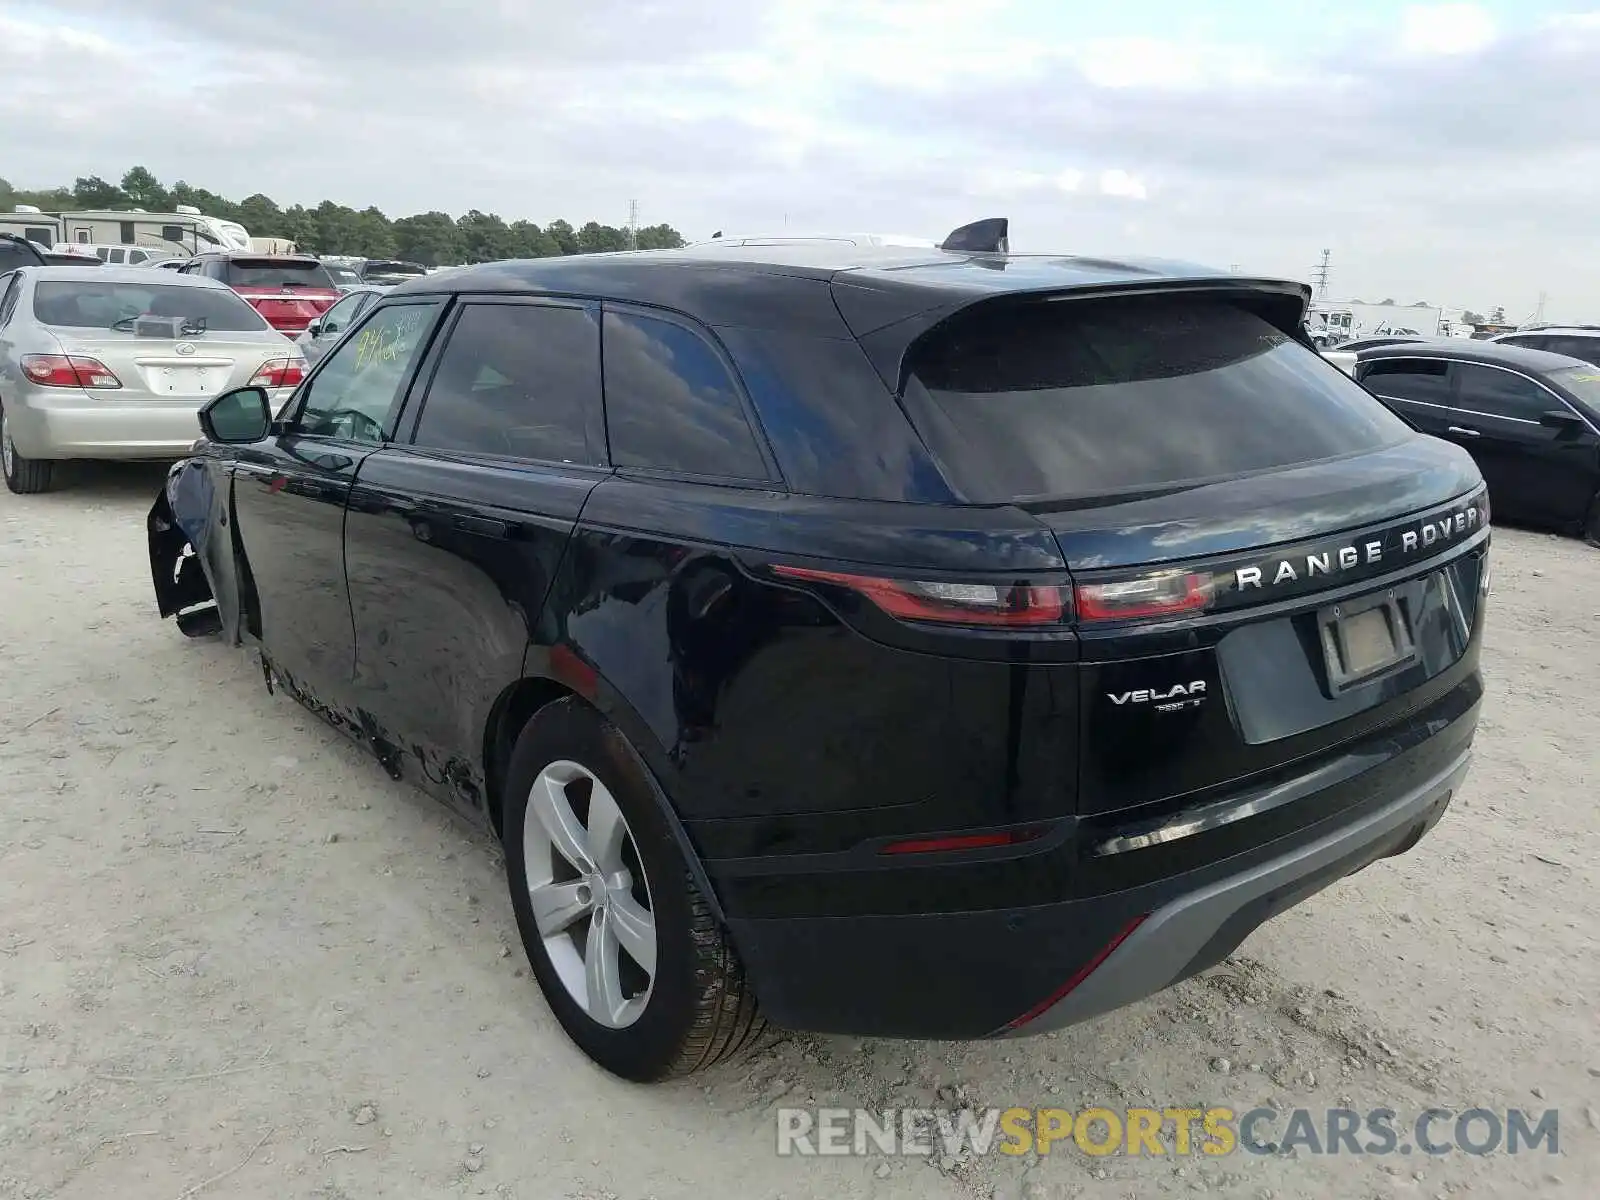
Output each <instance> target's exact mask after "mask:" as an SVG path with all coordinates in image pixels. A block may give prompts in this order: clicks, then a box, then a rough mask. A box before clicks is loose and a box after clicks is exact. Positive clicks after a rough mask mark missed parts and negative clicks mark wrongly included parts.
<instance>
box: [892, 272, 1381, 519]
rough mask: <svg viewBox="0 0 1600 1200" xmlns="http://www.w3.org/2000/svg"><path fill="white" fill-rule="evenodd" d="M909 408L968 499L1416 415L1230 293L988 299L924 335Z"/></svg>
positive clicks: (1322, 450) (1346, 436)
mask: <svg viewBox="0 0 1600 1200" xmlns="http://www.w3.org/2000/svg"><path fill="white" fill-rule="evenodd" d="M911 366H912V372H911V380H910V382H909V384H908V386H907V389H906V408H907V412H908V414H909V415H910V417H911V420H912V422H913V423H914V424H915V425H916V427H917V430H918V432H919V433H920V434H921V435H922V437H923V439H924V440H925V441H926V442H927V443H928V446H929V449H931V450H932V451H933V453H934V454H935V455H936V456H937V457H938V458H939V460H940V462H941V463H942V464H943V466H944V469H945V470H946V472H948V474H949V475H950V477H951V480H950V481H951V483H952V484H953V485H954V486H955V488H956V490H957V491H958V492H960V493H961V494H962V495H963V496H965V497H966V498H968V499H969V500H970V501H972V502H974V503H980V504H981V503H998V502H1003V501H1008V500H1022V499H1028V498H1042V497H1067V496H1082V495H1089V494H1094V493H1103V492H1117V491H1125V490H1129V489H1139V488H1152V487H1162V486H1165V485H1170V484H1176V483H1182V482H1188V481H1194V480H1201V479H1211V478H1216V477H1223V476H1231V475H1239V474H1244V473H1246V472H1251V471H1260V470H1267V469H1272V468H1278V467H1288V466H1293V465H1296V464H1300V463H1307V462H1315V461H1318V460H1321V459H1327V458H1332V457H1335V456H1338V455H1343V454H1351V453H1357V452H1361V451H1367V450H1374V449H1378V448H1380V447H1382V446H1386V445H1391V444H1393V443H1395V442H1399V441H1401V440H1403V439H1405V438H1407V437H1409V436H1411V432H1410V429H1409V427H1408V426H1407V425H1406V424H1405V423H1404V422H1403V421H1401V420H1400V419H1399V418H1398V417H1396V416H1395V415H1394V414H1392V413H1390V412H1389V411H1388V410H1387V409H1386V408H1384V407H1383V405H1382V404H1380V403H1379V402H1378V401H1377V400H1376V399H1374V398H1373V397H1372V396H1370V395H1368V394H1367V393H1366V392H1365V391H1363V390H1362V389H1361V388H1360V387H1359V386H1358V385H1357V384H1356V383H1355V382H1353V381H1352V380H1351V379H1350V378H1349V376H1347V375H1345V374H1344V373H1343V372H1342V371H1340V370H1339V369H1338V368H1337V367H1335V366H1333V365H1331V364H1329V363H1328V362H1326V361H1325V360H1323V359H1322V358H1321V357H1320V356H1319V355H1318V354H1316V353H1315V352H1314V351H1312V350H1308V349H1306V348H1305V347H1304V346H1302V345H1300V344H1299V343H1298V342H1295V341H1293V340H1291V339H1290V338H1289V337H1287V336H1286V335H1284V334H1283V333H1282V332H1280V331H1279V330H1278V329H1276V328H1275V327H1273V326H1272V325H1270V324H1269V323H1268V322H1267V321H1265V320H1264V319H1262V318H1261V317H1258V316H1256V315H1255V314H1253V313H1250V312H1247V311H1245V310H1244V309H1241V308H1238V307H1235V306H1234V305H1232V304H1229V303H1226V302H1225V301H1222V300H1204V299H1201V300H1197V299H1195V298H1193V297H1190V298H1187V299H1168V298H1161V299H1149V298H1138V299H1125V300H1097V301H1060V302H1054V303H1049V302H1047V303H1040V304H1032V305H1028V306H1026V307H1021V306H1007V307H1003V308H1002V307H997V306H991V307H990V308H988V309H979V310H977V311H976V312H974V313H972V314H970V315H967V316H960V317H957V318H955V320H954V321H952V322H951V323H949V324H948V325H946V326H944V327H942V328H940V329H938V330H936V331H935V332H934V334H933V336H932V337H931V338H930V339H928V340H927V341H926V342H924V343H923V344H922V345H921V346H919V347H918V348H917V350H916V352H915V354H914V357H913V359H912V364H911Z"/></svg>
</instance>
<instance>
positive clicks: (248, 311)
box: [33, 272, 268, 332]
mask: <svg viewBox="0 0 1600 1200" xmlns="http://www.w3.org/2000/svg"><path fill="white" fill-rule="evenodd" d="M160 279H161V277H160V276H158V275H155V274H154V273H153V272H152V275H151V282H149V283H105V282H103V281H101V280H98V279H94V278H86V279H84V280H83V281H82V282H79V281H78V280H76V279H74V280H73V281H71V282H70V283H67V282H47V281H40V282H39V283H37V284H35V285H34V289H33V315H34V317H35V318H36V319H37V320H38V321H39V322H40V324H43V325H55V326H58V327H63V328H68V329H110V328H111V327H112V326H114V325H124V326H126V325H127V323H128V322H129V320H130V318H133V317H182V318H184V319H185V320H186V321H190V322H194V323H197V324H198V323H200V322H203V323H204V326H205V328H206V329H207V330H212V331H216V332H239V331H242V330H246V329H253V330H261V329H266V328H268V325H267V323H266V321H265V320H264V319H263V318H262V316H261V314H260V313H258V312H256V310H255V309H253V308H251V307H250V305H249V304H247V303H246V302H245V301H243V300H241V299H240V298H239V297H238V296H236V295H234V294H233V293H232V292H230V291H227V290H225V289H223V288H218V287H195V286H188V287H185V286H184V285H183V284H179V283H162V282H159V280H160ZM128 331H129V332H131V329H130V330H128Z"/></svg>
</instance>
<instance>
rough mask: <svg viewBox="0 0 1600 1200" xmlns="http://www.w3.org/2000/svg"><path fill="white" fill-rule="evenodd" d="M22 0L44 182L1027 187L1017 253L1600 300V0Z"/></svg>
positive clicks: (1463, 299) (744, 200)
mask: <svg viewBox="0 0 1600 1200" xmlns="http://www.w3.org/2000/svg"><path fill="white" fill-rule="evenodd" d="M1590 2H1591V3H1592V2H1593V0H1590ZM23 3H24V4H26V5H28V7H26V8H19V7H17V6H16V5H15V4H13V5H12V6H11V7H10V8H8V9H7V14H6V16H4V17H0V45H5V46H7V47H8V49H9V51H10V54H9V56H8V58H7V62H6V70H5V82H4V84H3V86H0V129H4V130H5V131H6V138H5V143H6V144H5V150H6V154H5V164H4V167H3V170H4V172H5V174H6V176H7V177H8V178H9V179H10V180H11V181H12V182H13V183H16V184H18V185H23V186H43V185H50V184H57V183H70V182H71V181H72V179H73V178H74V177H76V176H80V175H91V174H95V175H101V176H115V175H118V174H120V172H121V171H123V170H125V169H126V168H127V167H128V166H130V165H132V164H134V163H142V164H143V165H145V166H148V167H149V168H150V169H151V170H152V171H154V172H155V173H156V175H157V176H158V177H160V178H162V179H164V180H167V181H172V180H176V179H179V178H184V179H187V180H188V181H189V182H190V183H193V184H197V185H201V186H204V187H207V188H210V189H212V190H215V191H219V192H222V193H223V194H226V195H230V196H234V197H242V196H245V195H248V194H250V193H252V192H257V191H261V192H265V193H267V194H268V195H270V196H273V197H274V198H276V199H278V200H279V201H280V202H283V203H304V204H313V205H314V204H316V203H317V202H318V201H320V200H322V199H324V198H328V199H333V200H335V201H337V202H340V203H345V204H351V205H355V206H358V207H364V206H366V205H368V204H375V205H377V206H378V207H380V208H382V209H383V210H384V211H386V212H388V213H390V214H391V215H396V216H398V215H401V214H404V213H408V212H417V211H425V210H429V209H443V210H446V211H449V212H455V213H460V212H463V211H465V210H466V209H468V208H478V209H482V210H485V211H495V212H499V213H500V214H501V215H503V216H505V217H507V218H508V219H516V218H528V219H531V220H537V221H548V220H551V219H553V218H555V217H566V218H567V219H569V220H587V219H590V218H595V219H599V220H604V221H609V222H611V223H619V222H621V221H622V220H624V219H625V218H626V215H627V206H628V201H629V200H630V199H633V198H638V199H639V201H640V203H641V210H642V211H641V215H642V217H643V219H644V220H646V221H648V222H654V221H666V222H669V223H671V224H674V225H676V226H677V227H678V228H680V229H681V230H683V231H684V232H685V233H686V234H689V235H691V236H704V235H706V234H709V233H710V232H712V231H713V230H715V229H717V228H730V229H732V228H753V229H763V228H777V227H779V226H780V225H781V224H783V223H785V222H786V223H787V225H788V226H789V227H790V228H801V227H810V228H836V229H837V228H844V229H863V228H865V229H906V230H910V231H913V232H917V233H921V234H924V235H926V236H933V237H937V236H942V234H943V233H944V232H946V231H948V230H949V229H950V228H952V227H954V226H956V225H958V224H961V223H963V222H965V221H968V220H971V219H973V218H974V217H975V216H981V215H998V214H1000V213H1004V214H1005V215H1008V216H1010V217H1011V218H1012V231H1013V237H1012V241H1013V244H1014V245H1015V246H1017V247H1018V248H1020V249H1057V248H1062V247H1071V248H1072V249H1074V250H1080V251H1084V252H1090V253H1117V252H1121V251H1128V252H1137V253H1154V254H1163V253H1164V254H1172V255H1174V256H1178V257H1184V258H1190V259H1197V260H1200V261H1211V262H1214V263H1218V264H1222V265H1226V264H1228V263H1231V262H1240V263H1247V264H1250V265H1251V266H1252V268H1253V269H1258V270H1262V271H1278V272H1282V273H1286V274H1292V275H1296V276H1299V277H1304V275H1305V274H1306V273H1307V272H1308V271H1309V270H1310V268H1311V265H1312V263H1313V262H1314V260H1315V257H1316V254H1317V253H1318V251H1319V250H1320V249H1321V248H1322V247H1323V246H1325V245H1326V246H1331V247H1332V248H1333V250H1334V272H1335V280H1336V281H1337V282H1336V287H1337V288H1339V289H1340V290H1348V292H1350V293H1353V294H1361V293H1373V294H1377V295H1386V294H1392V295H1396V296H1402V295H1403V296H1406V297H1407V298H1408V299H1424V298H1426V299H1428V300H1430V301H1434V302H1437V303H1467V304H1471V305H1472V306H1473V307H1475V308H1478V309H1480V310H1482V309H1484V308H1486V307H1492V306H1493V305H1495V304H1504V305H1505V306H1506V307H1507V308H1508V310H1515V309H1531V307H1532V305H1533V303H1534V302H1535V300H1536V297H1537V295H1538V293H1539V291H1541V290H1545V291H1548V292H1549V294H1550V306H1549V311H1550V312H1551V315H1552V316H1560V317H1570V318H1580V317H1585V318H1590V319H1594V318H1600V244H1597V243H1596V240H1595V239H1594V238H1593V237H1592V223H1593V216H1592V211H1591V209H1592V203H1591V198H1592V196H1593V195H1594V194H1595V192H1596V190H1597V189H1600V145H1597V143H1596V141H1595V138H1594V136H1593V134H1592V132H1591V131H1590V130H1589V128H1588V126H1587V124H1586V123H1585V122H1584V121H1582V120H1581V119H1553V118H1552V114H1567V115H1568V116H1569V117H1570V115H1571V114H1581V113H1588V112H1596V111H1600V14H1596V13H1588V14H1582V13H1576V14H1569V15H1568V16H1566V17H1563V18H1540V17H1537V16H1535V15H1532V14H1528V15H1524V16H1516V15H1509V10H1507V9H1504V8H1500V9H1497V10H1496V11H1499V12H1503V13H1507V14H1508V15H1504V16H1503V17H1502V19H1501V24H1499V25H1497V24H1496V21H1495V20H1494V19H1493V18H1492V17H1490V16H1489V15H1488V14H1487V13H1486V11H1485V10H1484V9H1483V8H1480V7H1479V6H1476V5H1473V4H1444V5H1433V6H1422V7H1417V8H1412V9H1408V10H1405V11H1404V12H1403V13H1400V12H1395V13H1390V14H1387V15H1385V16H1383V17H1381V18H1379V19H1374V20H1368V19H1366V18H1365V17H1357V16H1354V15H1349V14H1345V15H1341V14H1340V13H1338V12H1333V13H1332V14H1331V15H1328V13H1327V11H1325V10H1317V11H1318V12H1319V13H1322V15H1321V16H1316V17H1315V18H1314V19H1313V18H1310V17H1307V16H1304V15H1302V14H1301V13H1300V12H1299V11H1298V10H1296V11H1293V12H1291V11H1289V10H1283V11H1282V12H1280V13H1279V14H1277V15H1274V16H1273V17H1272V18H1270V24H1271V25H1272V28H1266V29H1264V30H1263V31H1262V32H1261V33H1260V35H1256V34H1253V33H1252V34H1250V35H1248V36H1242V37H1235V38H1234V39H1233V40H1224V39H1221V38H1219V37H1218V36H1216V35H1215V32H1214V30H1215V27H1216V24H1217V22H1218V21H1224V20H1226V18H1224V17H1222V16H1220V15H1218V14H1200V15H1199V16H1195V15H1194V14H1192V13H1189V14H1187V15H1185V16H1183V17H1182V19H1183V20H1184V21H1185V22H1187V24H1185V25H1184V26H1182V27H1179V26H1178V25H1177V24H1176V23H1175V22H1176V20H1177V19H1178V18H1177V17H1176V16H1175V14H1177V13H1179V12H1184V11H1186V10H1178V9H1174V8H1165V9H1164V12H1165V15H1164V16H1159V17H1158V16H1155V15H1143V14H1144V13H1147V12H1151V10H1149V9H1140V8H1139V7H1138V6H1123V8H1122V9H1117V8H1115V6H1103V7H1102V9H1101V10H1098V11H1096V12H1094V13H1092V14H1088V15H1083V14H1067V15H1065V16H1064V15H1063V12H1062V10H1061V7H1060V6H1059V5H1056V4H1053V3H1050V0H883V2H881V3H874V4H870V5H862V4H858V3H854V0H803V2H796V0H745V3H743V4H742V5H739V6H737V7H734V8H729V7H728V6H727V5H726V4H724V3H722V2H721V0H673V2H672V3H670V4H669V3H665V2H664V0H661V2H657V3H650V4H642V3H640V2H639V0H584V2H583V3H582V4H580V5H569V6H553V7H552V6H547V5H533V4H527V3H524V4H521V5H517V4H512V3H510V2H509V0H456V3H455V4H454V5H448V6H441V5H438V4H436V3H434V2H433V0H386V3H385V4H384V5H383V6H382V13H381V19H374V17H373V12H372V10H371V6H370V5H368V4H366V3H364V2H357V0H333V2H331V3H330V2H329V0H274V3H273V4H271V5H258V4H240V5H235V6H231V7H230V9H229V12H228V14H227V18H226V20H225V21H219V20H218V19H217V17H216V13H217V7H216V4H215V0H140V2H139V3H138V4H133V5H130V4H128V3H126V0H23ZM1324 16H1326V17H1327V19H1326V20H1324V19H1323V17H1324ZM286 31H289V36H285V33H286ZM202 71H203V72H204V74H201V72H202ZM174 130H177V131H181V136H174V135H173V131H174ZM1068 197H1070V201H1069V202H1068V201H1067V200H1066V198H1068ZM975 210H976V211H975ZM1134 214H1136V215H1137V220H1136V222H1130V221H1129V217H1130V216H1132V215H1134Z"/></svg>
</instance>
